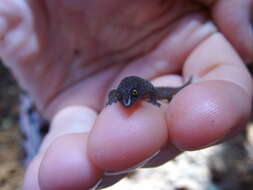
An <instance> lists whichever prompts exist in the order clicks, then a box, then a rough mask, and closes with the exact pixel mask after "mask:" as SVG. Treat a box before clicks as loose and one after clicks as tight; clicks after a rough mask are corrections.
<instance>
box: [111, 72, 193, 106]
mask: <svg viewBox="0 0 253 190" xmlns="http://www.w3.org/2000/svg"><path fill="white" fill-rule="evenodd" d="M191 80H192V77H191V78H190V79H189V80H188V82H186V83H185V84H184V85H182V86H180V87H154V86H153V85H152V84H151V83H150V82H149V81H147V80H145V79H143V78H140V77H137V76H129V77H126V78H124V79H123V80H122V81H121V82H120V84H119V86H118V88H117V89H112V90H111V91H110V92H109V96H108V102H107V103H106V105H111V104H112V103H116V102H120V103H121V104H122V105H123V106H124V107H130V106H132V105H133V104H134V103H135V102H136V101H137V100H139V99H145V100H147V102H149V103H151V104H153V105H156V106H158V107H160V105H161V104H160V103H158V102H157V101H158V100H168V101H170V100H171V99H172V97H173V95H175V94H176V93H177V92H178V91H180V90H181V89H182V88H184V87H186V86H187V85H189V84H190V83H191Z"/></svg>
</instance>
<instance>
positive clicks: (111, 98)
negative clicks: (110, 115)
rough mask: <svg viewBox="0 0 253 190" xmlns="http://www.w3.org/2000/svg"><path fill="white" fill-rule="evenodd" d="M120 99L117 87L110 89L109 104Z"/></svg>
mask: <svg viewBox="0 0 253 190" xmlns="http://www.w3.org/2000/svg"><path fill="white" fill-rule="evenodd" d="M119 100H120V94H119V93H118V91H117V89H113V90H111V91H110V93H109V96H108V101H107V103H106V106H107V105H112V103H117V102H118V101H119Z"/></svg>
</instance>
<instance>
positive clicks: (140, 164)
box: [104, 150, 160, 176]
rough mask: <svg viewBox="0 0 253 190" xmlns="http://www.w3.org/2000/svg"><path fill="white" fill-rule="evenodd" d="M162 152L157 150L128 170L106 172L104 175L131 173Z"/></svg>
mask: <svg viewBox="0 0 253 190" xmlns="http://www.w3.org/2000/svg"><path fill="white" fill-rule="evenodd" d="M159 153H160V150H159V151H157V152H156V153H155V154H153V155H152V156H150V157H149V158H147V159H146V160H143V161H142V162H140V163H138V164H136V165H134V166H132V167H130V168H128V169H126V170H122V171H119V172H105V173H104V175H106V176H115V175H121V174H126V173H129V172H131V171H133V170H135V169H137V168H141V167H142V166H144V165H145V164H146V163H148V162H149V161H150V160H152V159H153V158H154V157H156V156H157V155H158V154H159Z"/></svg>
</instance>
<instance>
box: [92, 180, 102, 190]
mask: <svg viewBox="0 0 253 190" xmlns="http://www.w3.org/2000/svg"><path fill="white" fill-rule="evenodd" d="M102 181H103V178H101V179H100V180H99V181H98V182H97V183H96V184H95V185H94V186H93V187H91V188H89V190H97V189H99V185H100V184H101V183H102Z"/></svg>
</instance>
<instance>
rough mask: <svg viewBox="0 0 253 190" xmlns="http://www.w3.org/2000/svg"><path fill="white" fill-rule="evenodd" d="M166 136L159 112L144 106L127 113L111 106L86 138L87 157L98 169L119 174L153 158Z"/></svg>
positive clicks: (135, 107)
mask: <svg viewBox="0 0 253 190" xmlns="http://www.w3.org/2000/svg"><path fill="white" fill-rule="evenodd" d="M167 136H168V135H167V129H166V123H165V117H164V113H163V111H161V109H159V108H157V107H154V106H153V105H150V104H147V103H143V104H139V105H136V106H133V107H131V108H129V109H124V108H123V107H122V106H121V105H119V104H112V105H111V106H108V107H106V109H104V110H103V111H102V113H101V114H100V115H99V117H98V119H97V121H96V123H95V125H94V128H93V129H92V131H91V133H90V135H89V139H88V154H89V156H90V158H91V160H92V161H93V163H94V164H95V165H97V166H98V167H99V168H100V169H102V170H105V171H106V172H118V171H121V170H125V169H127V168H130V167H132V166H133V165H136V164H138V163H139V162H141V161H143V160H145V159H146V158H148V157H150V156H152V155H153V154H155V153H156V152H157V151H159V149H160V147H162V145H164V144H165V142H166V141H167Z"/></svg>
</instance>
